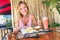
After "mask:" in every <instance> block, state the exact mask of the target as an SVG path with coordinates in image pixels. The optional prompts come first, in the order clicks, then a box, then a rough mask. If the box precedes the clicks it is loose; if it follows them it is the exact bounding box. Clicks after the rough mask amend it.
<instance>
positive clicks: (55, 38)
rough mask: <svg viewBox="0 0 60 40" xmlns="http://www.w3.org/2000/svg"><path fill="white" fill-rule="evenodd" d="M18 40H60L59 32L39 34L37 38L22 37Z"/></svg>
mask: <svg viewBox="0 0 60 40" xmlns="http://www.w3.org/2000/svg"><path fill="white" fill-rule="evenodd" d="M19 40H60V33H59V32H49V33H47V34H43V35H40V37H39V38H22V39H19Z"/></svg>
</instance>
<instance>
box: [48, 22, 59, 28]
mask: <svg viewBox="0 0 60 40" xmlns="http://www.w3.org/2000/svg"><path fill="white" fill-rule="evenodd" d="M49 27H52V28H53V27H60V24H58V23H52V24H51V25H49Z"/></svg>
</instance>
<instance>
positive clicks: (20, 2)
mask: <svg viewBox="0 0 60 40" xmlns="http://www.w3.org/2000/svg"><path fill="white" fill-rule="evenodd" d="M22 3H23V4H25V5H26V7H27V9H28V13H29V8H28V6H27V4H26V3H25V2H23V1H19V3H18V7H19V6H20V5H21V4H22ZM19 15H20V17H23V15H22V14H21V13H20V11H19Z"/></svg>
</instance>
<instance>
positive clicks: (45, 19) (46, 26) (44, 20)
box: [42, 17, 48, 30]
mask: <svg viewBox="0 0 60 40" xmlns="http://www.w3.org/2000/svg"><path fill="white" fill-rule="evenodd" d="M42 22H43V26H44V29H46V30H47V29H48V18H47V17H43V19H42Z"/></svg>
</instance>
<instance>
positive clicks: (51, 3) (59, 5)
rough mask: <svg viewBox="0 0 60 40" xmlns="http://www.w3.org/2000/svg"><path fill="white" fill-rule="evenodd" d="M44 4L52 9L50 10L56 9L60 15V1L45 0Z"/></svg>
mask: <svg viewBox="0 0 60 40" xmlns="http://www.w3.org/2000/svg"><path fill="white" fill-rule="evenodd" d="M42 3H43V4H46V6H47V7H48V8H50V10H53V8H54V7H55V8H56V9H57V10H58V12H59V14H60V0H45V1H43V2H42Z"/></svg>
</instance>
